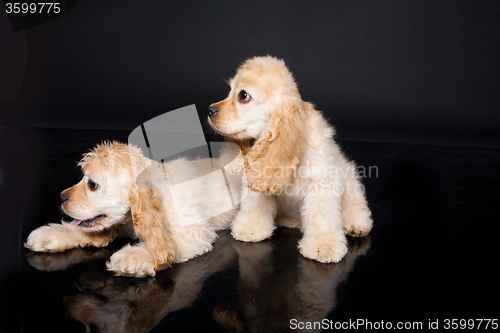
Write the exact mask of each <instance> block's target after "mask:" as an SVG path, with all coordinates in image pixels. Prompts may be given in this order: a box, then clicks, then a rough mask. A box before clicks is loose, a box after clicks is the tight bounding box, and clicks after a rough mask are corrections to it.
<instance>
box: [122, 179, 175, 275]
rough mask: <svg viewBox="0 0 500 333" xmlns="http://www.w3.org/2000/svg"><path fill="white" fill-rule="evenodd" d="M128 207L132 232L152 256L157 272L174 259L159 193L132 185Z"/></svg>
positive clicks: (171, 242) (173, 247)
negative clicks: (130, 212) (131, 221)
mask: <svg viewBox="0 0 500 333" xmlns="http://www.w3.org/2000/svg"><path fill="white" fill-rule="evenodd" d="M130 206H131V210H132V219H133V222H134V230H135V232H136V234H137V236H138V237H139V239H140V240H141V241H143V242H144V243H145V244H146V246H147V248H148V249H149V250H150V252H151V253H152V254H153V258H154V261H155V268H156V269H157V270H158V269H160V268H162V267H163V266H164V265H165V264H166V263H168V262H170V261H172V260H174V257H175V243H174V241H173V239H172V237H171V235H170V232H169V231H168V229H167V225H166V222H165V218H166V216H165V213H164V211H163V203H162V195H161V192H160V190H154V189H146V188H141V187H140V186H138V185H137V184H135V183H134V184H133V188H132V190H131V191H130Z"/></svg>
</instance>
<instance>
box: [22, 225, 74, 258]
mask: <svg viewBox="0 0 500 333" xmlns="http://www.w3.org/2000/svg"><path fill="white" fill-rule="evenodd" d="M69 229H70V227H69V226H68V225H67V224H55V223H52V224H49V225H45V226H43V227H40V228H38V229H35V230H33V231H32V232H31V234H30V235H29V236H28V239H27V240H26V243H24V246H25V247H26V248H28V249H30V250H32V251H35V252H62V251H66V250H69V249H72V248H75V247H78V246H79V245H80V244H79V242H78V241H77V240H76V239H75V236H74V235H73V234H72V233H71V230H69Z"/></svg>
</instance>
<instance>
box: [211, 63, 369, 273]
mask: <svg viewBox="0 0 500 333" xmlns="http://www.w3.org/2000/svg"><path fill="white" fill-rule="evenodd" d="M229 85H230V86H231V91H230V92H229V95H228V96H227V97H226V99H224V100H223V101H220V102H218V103H215V104H212V105H211V106H210V108H209V117H208V122H209V124H210V125H211V126H212V127H213V128H214V129H215V131H216V132H218V133H220V134H222V135H224V136H225V137H226V138H228V139H229V141H233V142H236V143H238V144H239V145H240V147H241V151H242V153H243V158H242V160H241V163H235V162H234V163H232V165H237V166H238V165H239V166H241V167H242V168H243V167H244V168H245V175H246V183H247V185H248V187H250V188H251V189H252V190H253V191H254V192H253V193H249V195H248V196H247V198H246V199H245V201H243V202H242V203H241V209H240V212H239V213H238V214H237V216H236V217H235V219H234V221H233V223H232V226H231V230H232V234H233V236H234V237H235V238H236V239H238V240H241V241H245V242H258V241H261V240H263V239H266V238H269V237H270V236H271V235H272V233H273V230H274V229H275V227H276V226H275V222H274V221H275V218H277V223H278V225H285V226H291V227H300V229H301V230H302V232H303V238H302V239H301V240H300V242H299V250H300V252H301V253H302V255H303V256H304V257H306V258H309V259H313V260H317V261H319V262H325V263H328V262H338V261H340V260H342V258H343V257H344V255H345V254H346V253H347V246H346V234H347V235H350V236H354V237H362V236H365V235H367V234H368V233H369V232H370V230H371V228H372V219H371V212H370V210H369V208H368V205H367V202H366V199H365V196H364V188H363V187H362V185H361V183H360V182H359V179H358V175H357V172H356V166H355V165H354V163H352V162H350V161H348V160H347V158H346V157H345V156H344V154H343V153H342V152H341V150H340V148H339V146H338V145H337V144H336V143H335V141H334V139H333V136H334V129H333V128H332V126H330V125H329V124H328V122H327V121H326V120H325V119H324V118H323V116H322V115H321V113H320V112H319V111H317V110H315V109H314V106H313V105H312V104H311V103H308V102H305V101H303V100H302V98H301V96H300V94H299V91H298V89H297V85H296V83H295V80H294V78H293V76H292V74H291V73H290V71H289V70H288V68H287V67H286V66H285V63H284V62H283V61H282V60H279V59H276V58H273V57H270V56H267V57H256V58H253V59H249V60H247V61H246V62H245V63H243V64H242V65H241V67H240V68H239V69H238V71H237V73H236V75H235V76H234V77H233V78H232V79H231V80H230V81H229ZM243 162H244V163H243Z"/></svg>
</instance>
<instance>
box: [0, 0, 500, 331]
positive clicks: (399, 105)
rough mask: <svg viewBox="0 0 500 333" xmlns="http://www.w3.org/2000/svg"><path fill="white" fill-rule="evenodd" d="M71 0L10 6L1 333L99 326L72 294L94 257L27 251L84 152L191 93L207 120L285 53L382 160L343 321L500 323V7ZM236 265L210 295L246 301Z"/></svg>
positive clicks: (0, 115)
mask: <svg viewBox="0 0 500 333" xmlns="http://www.w3.org/2000/svg"><path fill="white" fill-rule="evenodd" d="M64 3H65V6H64V10H65V13H64V14H63V15H60V16H58V17H52V16H51V17H40V18H35V17H31V18H29V17H28V18H26V17H19V16H18V17H16V18H15V20H10V21H9V17H8V16H7V15H6V14H5V12H4V11H3V10H2V11H0V152H1V155H0V195H1V196H0V203H1V204H0V205H1V206H0V211H1V212H2V214H1V220H0V253H2V255H1V256H0V265H1V268H0V272H1V273H2V274H1V276H0V300H2V301H3V303H4V304H7V306H6V308H5V309H3V310H2V313H1V316H0V331H2V332H3V331H6V332H18V331H22V329H20V327H22V326H23V325H25V331H26V332H49V331H50V332H58V331H82V330H83V327H82V326H81V325H79V323H77V322H76V321H73V320H70V319H69V318H66V319H61V318H63V316H62V312H63V310H62V301H61V300H62V297H63V296H64V295H65V294H66V292H67V291H68V290H69V289H70V288H72V287H73V285H74V280H75V279H76V278H77V276H78V275H79V274H80V273H81V271H85V270H87V268H86V267H83V268H82V267H81V266H76V267H74V268H73V271H71V270H70V271H69V272H65V273H61V272H51V273H50V274H47V272H41V271H36V270H35V269H34V268H33V267H29V265H28V263H27V261H26V258H25V256H24V253H23V252H21V251H20V249H22V244H23V242H24V240H25V239H26V236H27V234H28V233H29V232H30V231H31V230H33V229H34V228H35V227H38V226H40V225H43V224H45V223H47V222H56V221H57V220H58V219H59V218H60V217H61V214H60V212H59V210H58V205H59V198H58V194H59V192H60V191H61V190H62V189H64V188H66V187H69V186H71V185H73V184H74V183H75V181H76V180H77V179H78V177H79V175H80V172H79V170H78V169H77V168H76V166H75V165H76V161H77V160H78V159H79V158H80V156H81V154H82V153H83V152H85V151H86V150H87V149H89V148H91V147H92V146H93V145H94V144H95V143H97V142H99V141H101V140H104V139H118V140H121V141H125V140H126V138H127V135H128V134H129V132H130V131H131V130H133V129H134V128H136V127H137V126H139V125H140V124H141V123H142V122H145V121H147V120H149V119H151V118H153V117H156V116H158V115H160V114H163V113H165V112H168V111H170V110H174V109H177V108H180V107H183V106H186V105H190V104H196V106H197V108H198V112H199V115H200V121H201V122H202V124H203V125H204V126H205V120H204V119H205V117H206V109H207V107H208V105H210V104H211V103H213V102H216V101H218V100H221V99H223V98H224V97H225V96H226V94H227V92H228V87H227V85H226V83H225V80H226V79H228V78H230V77H231V76H232V75H234V73H235V70H236V68H237V67H238V65H239V64H240V63H241V62H242V61H244V60H245V59H247V58H249V57H251V56H255V55H266V54H270V55H274V56H277V57H280V58H283V59H284V60H285V62H286V63H287V65H288V66H289V68H290V69H291V71H292V72H293V73H294V75H295V77H296V79H297V82H298V85H299V90H300V92H301V94H302V97H303V99H304V100H307V101H311V102H314V103H315V104H316V105H317V107H318V109H320V110H322V111H323V112H324V114H325V116H327V117H328V118H329V120H330V122H331V123H333V124H334V125H335V126H336V128H337V132H338V137H339V139H340V141H341V143H342V147H343V148H344V149H345V151H346V152H347V154H348V156H349V157H350V158H352V159H354V160H356V161H357V162H358V165H364V166H370V165H375V166H378V167H379V170H380V175H379V176H378V177H376V178H372V179H364V180H363V183H364V184H365V185H366V187H367V196H368V201H369V203H370V208H371V209H372V211H373V215H374V220H375V224H374V225H375V227H374V229H373V232H372V233H371V236H372V246H371V248H370V250H369V252H368V256H367V257H366V258H364V259H359V260H358V264H357V266H355V268H354V270H352V271H351V273H350V274H351V276H350V278H349V279H348V280H346V281H345V282H344V283H343V284H342V285H341V288H339V291H338V300H337V303H338V306H337V308H336V309H335V311H336V312H335V313H334V314H333V315H334V316H335V318H337V319H349V318H356V317H362V316H366V318H368V319H373V320H381V319H385V320H423V321H425V322H426V321H427V320H430V319H434V318H438V317H439V318H441V319H442V318H444V317H443V316H446V317H448V318H458V319H468V318H483V317H490V318H495V316H496V317H497V318H498V313H499V312H498V311H499V308H500V307H499V303H498V277H499V271H498V268H499V265H498V263H499V258H498V253H499V242H498V239H497V238H498V237H497V235H498V232H499V230H498V226H499V224H498V219H499V217H500V209H499V208H498V201H499V200H500V192H499V191H498V188H499V186H500V178H499V176H498V170H499V168H500V157H499V156H500V154H499V150H498V149H497V148H500V131H498V128H500V108H499V106H500V82H499V81H500V67H499V60H500V16H499V14H500V2H498V1H478V0H476V1H474V0H471V1H459V0H450V1H437V0H432V1H408V0H404V1H402V0H394V1H353V0H351V1H337V0H332V1H316V0H312V1H281V2H277V1H272V2H270V1H269V2H266V1H251V2H237V1H217V2H210V1H168V0H158V1H152V0H136V1H124V0H120V1H118V0H81V1H75V0H72V1H65V2H64ZM11 18H12V16H11ZM47 18H50V19H51V20H50V21H48V22H45V23H43V22H44V20H45V19H47ZM28 27H30V28H28ZM13 28H15V29H14V31H17V32H15V33H13V32H12V31H13ZM23 28H28V29H24V30H23ZM205 130H206V133H211V131H210V129H209V128H208V127H206V126H205ZM355 141H358V142H355ZM366 141H371V143H370V142H369V143H367V142H366ZM380 142H385V143H380ZM422 144H423V145H422ZM429 144H431V145H434V147H431V146H429ZM443 145H444V146H443ZM450 145H451V146H454V147H450ZM463 146H468V148H464V147H463ZM283 232H285V233H286V232H287V231H281V233H283ZM278 236H279V235H278ZM295 236H296V237H299V235H295ZM282 238H283V239H287V240H289V237H282ZM274 241H275V242H278V241H279V237H278V239H274ZM291 241H294V240H293V239H292V240H291ZM292 245H293V244H292ZM290 247H291V248H293V246H290ZM276 248H277V249H279V248H280V247H279V246H277V247H276ZM292 255H295V256H296V257H297V258H300V255H299V254H298V252H297V253H295V252H294V253H292ZM201 258H203V257H201ZM279 258H281V257H279ZM301 260H302V259H301ZM277 262H279V261H278V260H277ZM100 265H101V266H103V265H104V263H100ZM235 265H236V264H235ZM292 266H293V265H292ZM235 267H236V266H233V268H232V270H230V271H229V273H228V272H226V275H223V278H221V276H220V275H219V276H217V277H215V278H214V280H213V281H214V282H213V284H212V285H211V286H212V287H210V286H209V287H206V288H208V289H204V293H205V294H202V295H201V296H200V298H198V301H197V302H198V304H200V303H199V302H202V303H203V302H207V300H208V301H209V302H212V300H214V301H213V303H214V304H215V303H216V301H215V300H219V298H221V299H223V298H224V297H225V296H227V295H228V294H229V295H231V297H233V298H236V296H235V295H236V291H235V290H234V289H235V287H234V284H236V281H237V280H238V276H237V273H235V272H236V270H237V269H236V268H235ZM101 268H102V267H101ZM102 269H103V268H102ZM225 278H227V279H229V280H230V281H231V283H226V280H225ZM225 288H226V289H227V290H226V289H225ZM221 290H222V291H223V293H221ZM264 291H265V290H264ZM206 293H208V294H209V296H210V297H207V294H206ZM213 295H216V297H215V298H212V296H213ZM198 310H202V311H205V312H200V311H198ZM185 311H186V312H182V313H184V314H185V313H187V314H189V316H187V315H186V316H187V317H186V318H188V319H185V318H181V319H182V320H178V322H180V323H183V324H186V325H188V324H189V325H194V326H196V325H198V326H203V323H204V322H203V321H201V322H198V321H197V320H198V319H199V318H200V313H202V314H204V316H205V317H206V318H209V319H210V320H211V323H212V324H214V325H215V322H214V321H213V318H212V312H211V311H212V308H211V307H210V306H206V304H204V303H203V304H202V305H198V307H195V308H187V309H186V310H185ZM182 313H181V314H182ZM178 315H179V314H178ZM202 317H203V316H202ZM205 317H203V318H205ZM329 318H330V319H331V318H333V317H331V316H330V317H329ZM168 320H169V318H168V317H167V322H166V323H169V321H168ZM207 320H208V319H207ZM174 322H175V320H174ZM77 324H78V325H77ZM68 327H76V328H75V329H74V330H71V329H67V328H68ZM63 328H64V329H63ZM158 330H162V328H161V327H160V328H158ZM179 331H180V330H179ZM185 331H187V330H185Z"/></svg>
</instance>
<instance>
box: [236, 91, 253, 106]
mask: <svg viewBox="0 0 500 333" xmlns="http://www.w3.org/2000/svg"><path fill="white" fill-rule="evenodd" d="M251 99H252V97H250V95H249V94H247V92H246V91H245V90H242V91H240V93H239V94H238V101H239V102H240V103H248V102H250V100H251Z"/></svg>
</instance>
